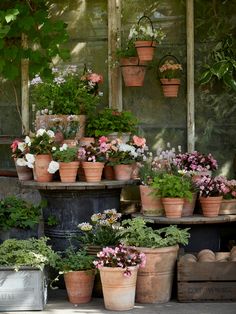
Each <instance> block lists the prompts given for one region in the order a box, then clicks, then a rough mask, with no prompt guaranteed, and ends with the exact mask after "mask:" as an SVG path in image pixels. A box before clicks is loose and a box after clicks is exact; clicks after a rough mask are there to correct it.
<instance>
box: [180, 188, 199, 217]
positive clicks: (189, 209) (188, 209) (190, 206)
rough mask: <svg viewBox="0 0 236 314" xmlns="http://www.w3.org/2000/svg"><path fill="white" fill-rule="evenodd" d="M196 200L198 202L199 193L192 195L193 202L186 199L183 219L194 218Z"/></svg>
mask: <svg viewBox="0 0 236 314" xmlns="http://www.w3.org/2000/svg"><path fill="white" fill-rule="evenodd" d="M196 200H197V193H192V200H191V201H189V200H188V199H184V205H183V210H182V217H188V216H193V212H194V208H195V204H196Z"/></svg>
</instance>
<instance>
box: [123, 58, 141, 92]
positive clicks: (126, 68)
mask: <svg viewBox="0 0 236 314" xmlns="http://www.w3.org/2000/svg"><path fill="white" fill-rule="evenodd" d="M120 66H121V71H122V76H123V79H124V83H125V86H137V87H139V86H143V84H144V77H145V73H146V66H145V65H144V64H140V61H139V59H138V58H137V57H130V58H121V60H120Z"/></svg>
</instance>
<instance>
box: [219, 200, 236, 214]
mask: <svg viewBox="0 0 236 314" xmlns="http://www.w3.org/2000/svg"><path fill="white" fill-rule="evenodd" d="M231 214H233V215H234V214H236V199H232V200H224V199H223V200H222V203H221V205H220V211H219V215H231Z"/></svg>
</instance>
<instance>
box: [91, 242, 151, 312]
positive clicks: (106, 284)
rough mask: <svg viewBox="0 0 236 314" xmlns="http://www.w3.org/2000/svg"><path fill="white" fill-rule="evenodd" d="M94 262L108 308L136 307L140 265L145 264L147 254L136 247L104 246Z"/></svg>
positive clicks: (123, 308) (119, 309) (125, 308)
mask: <svg viewBox="0 0 236 314" xmlns="http://www.w3.org/2000/svg"><path fill="white" fill-rule="evenodd" d="M97 257H98V259H97V260H96V261H95V262H94V264H95V265H96V267H97V268H98V269H99V272H100V276H101V282H102V290H103V295H104V304H105V308H106V309H107V310H113V311H125V310H130V309H132V308H133V307H134V301H135V289H136V280H137V271H138V267H144V266H145V261H146V258H145V255H144V254H143V253H140V252H139V251H138V250H136V249H135V248H127V247H124V246H123V245H118V246H117V247H115V248H111V247H106V248H103V250H102V251H100V252H99V253H98V255H97Z"/></svg>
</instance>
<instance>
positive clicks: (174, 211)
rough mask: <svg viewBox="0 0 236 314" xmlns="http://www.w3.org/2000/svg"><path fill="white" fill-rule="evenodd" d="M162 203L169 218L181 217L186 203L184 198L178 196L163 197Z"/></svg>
mask: <svg viewBox="0 0 236 314" xmlns="http://www.w3.org/2000/svg"><path fill="white" fill-rule="evenodd" d="M161 200H162V203H163V206H164V209H165V215H166V217H167V218H180V217H181V216H182V210H183V205H184V199H183V198H178V197H163V198H162V199H161Z"/></svg>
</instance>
